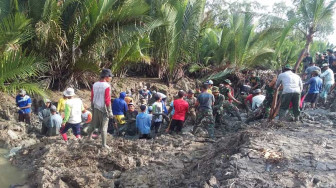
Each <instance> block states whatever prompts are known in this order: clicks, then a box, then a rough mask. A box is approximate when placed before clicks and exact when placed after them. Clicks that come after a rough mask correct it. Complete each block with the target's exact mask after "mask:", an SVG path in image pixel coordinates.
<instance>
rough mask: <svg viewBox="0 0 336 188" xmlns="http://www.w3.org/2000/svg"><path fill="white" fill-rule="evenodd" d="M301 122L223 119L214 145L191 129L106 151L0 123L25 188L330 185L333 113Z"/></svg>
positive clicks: (115, 141)
mask: <svg viewBox="0 0 336 188" xmlns="http://www.w3.org/2000/svg"><path fill="white" fill-rule="evenodd" d="M304 117H305V119H303V121H302V122H297V123H294V122H279V121H276V120H275V121H274V122H272V123H269V122H266V121H264V120H262V121H258V122H254V123H250V125H246V124H243V123H241V122H239V121H237V120H236V119H235V118H231V117H226V118H227V120H228V121H229V122H230V126H231V127H230V129H229V130H228V131H226V132H225V133H222V132H221V131H220V130H219V129H218V130H217V133H216V139H215V140H209V139H207V138H204V137H201V136H194V135H192V134H191V133H190V130H191V126H190V125H189V126H186V127H185V128H184V132H183V134H182V135H167V134H162V135H161V136H159V137H157V138H156V139H152V140H137V139H125V138H122V137H118V138H116V137H113V136H112V135H110V136H109V138H108V145H109V146H111V148H112V149H111V150H106V149H102V148H101V147H100V139H97V140H94V141H86V140H84V141H83V142H78V141H76V140H75V139H74V137H73V136H72V137H70V141H69V142H70V143H69V144H68V145H66V144H65V143H64V142H63V141H62V140H61V137H51V138H46V137H41V138H40V136H39V134H38V133H37V132H36V131H34V128H25V125H23V124H18V123H14V121H1V122H0V144H1V146H2V147H7V148H12V147H17V146H19V147H20V146H21V147H22V148H21V149H20V150H19V152H18V153H17V154H16V155H15V156H12V157H11V158H10V160H11V161H12V163H13V164H14V165H16V166H18V167H20V168H22V169H26V170H27V172H28V178H27V182H26V184H25V185H24V186H23V187H43V188H47V187H62V188H63V187H74V188H77V187H160V188H161V187H335V186H336V162H335V161H336V160H335V159H336V132H335V131H336V130H335V127H334V123H335V122H334V121H336V113H334V112H329V110H321V109H319V110H308V111H306V112H305V115H304ZM34 124H35V125H37V121H36V119H35V120H34ZM235 128H236V129H235ZM27 132H29V133H28V134H27ZM13 133H14V134H13ZM15 136H16V137H15ZM17 187H20V186H17ZM21 187H22V186H21Z"/></svg>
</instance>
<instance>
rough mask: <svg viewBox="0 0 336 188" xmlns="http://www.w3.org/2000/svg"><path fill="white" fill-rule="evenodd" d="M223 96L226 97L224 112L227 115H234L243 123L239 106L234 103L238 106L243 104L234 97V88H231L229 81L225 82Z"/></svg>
mask: <svg viewBox="0 0 336 188" xmlns="http://www.w3.org/2000/svg"><path fill="white" fill-rule="evenodd" d="M222 94H223V95H224V96H225V99H226V100H225V102H224V106H223V107H224V110H225V111H226V112H227V113H230V114H233V115H234V116H235V117H237V118H238V120H239V121H241V120H242V119H241V117H240V114H239V109H238V107H237V106H235V105H234V104H232V102H236V103H237V104H242V103H241V102H240V101H238V100H237V99H236V98H235V97H234V93H233V88H232V87H231V81H230V80H229V79H225V80H224V87H223V89H222Z"/></svg>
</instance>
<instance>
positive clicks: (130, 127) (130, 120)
mask: <svg viewBox="0 0 336 188" xmlns="http://www.w3.org/2000/svg"><path fill="white" fill-rule="evenodd" d="M137 115H138V111H136V110H135V106H134V104H133V103H129V104H128V110H127V112H126V114H125V119H124V120H125V121H126V125H125V126H126V128H125V129H126V130H125V131H126V134H127V135H130V136H134V135H136V132H137V130H136V122H135V121H136V117H137Z"/></svg>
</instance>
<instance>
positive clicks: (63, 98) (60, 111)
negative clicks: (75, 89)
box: [57, 91, 68, 118]
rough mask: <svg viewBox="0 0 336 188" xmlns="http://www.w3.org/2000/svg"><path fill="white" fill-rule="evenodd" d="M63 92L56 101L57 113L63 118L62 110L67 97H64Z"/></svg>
mask: <svg viewBox="0 0 336 188" xmlns="http://www.w3.org/2000/svg"><path fill="white" fill-rule="evenodd" d="M65 92H66V91H64V92H63V97H62V98H60V99H59V100H58V103H57V112H58V113H59V114H60V115H61V116H62V118H64V110H65V103H66V101H67V99H68V98H67V97H66V96H65Z"/></svg>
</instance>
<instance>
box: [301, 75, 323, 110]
mask: <svg viewBox="0 0 336 188" xmlns="http://www.w3.org/2000/svg"><path fill="white" fill-rule="evenodd" d="M319 74H320V72H319V71H318V70H315V71H313V72H312V73H311V75H312V77H311V78H310V79H309V81H308V82H306V83H305V85H309V90H308V94H307V96H306V97H305V99H304V103H303V109H305V104H306V102H309V103H310V104H311V107H312V108H315V104H316V102H317V99H318V95H319V93H321V91H322V86H323V81H322V79H321V78H320V77H318V75H319Z"/></svg>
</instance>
